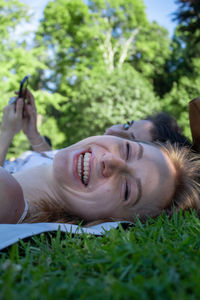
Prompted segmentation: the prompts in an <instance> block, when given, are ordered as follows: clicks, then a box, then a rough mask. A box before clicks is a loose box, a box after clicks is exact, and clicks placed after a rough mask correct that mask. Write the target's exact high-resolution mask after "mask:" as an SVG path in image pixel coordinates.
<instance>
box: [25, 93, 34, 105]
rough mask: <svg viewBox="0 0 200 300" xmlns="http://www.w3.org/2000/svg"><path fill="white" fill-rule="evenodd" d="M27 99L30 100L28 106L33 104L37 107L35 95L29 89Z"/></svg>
mask: <svg viewBox="0 0 200 300" xmlns="http://www.w3.org/2000/svg"><path fill="white" fill-rule="evenodd" d="M26 99H27V100H28V104H31V105H32V106H34V107H35V100H34V97H33V94H32V93H31V92H30V91H29V90H28V89H27V90H26Z"/></svg>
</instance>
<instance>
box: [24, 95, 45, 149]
mask: <svg viewBox="0 0 200 300" xmlns="http://www.w3.org/2000/svg"><path fill="white" fill-rule="evenodd" d="M25 98H26V99H27V104H25V107H24V116H23V126H22V129H23V132H24V134H25V135H26V136H27V138H28V140H29V142H30V144H31V147H32V148H33V150H34V151H37V152H43V151H49V150H51V147H50V146H49V144H48V143H47V142H46V141H45V139H44V137H43V136H41V135H40V133H39V131H38V129H37V110H36V106H35V100H34V97H33V95H32V94H31V92H30V91H29V90H27V92H26V97H25Z"/></svg>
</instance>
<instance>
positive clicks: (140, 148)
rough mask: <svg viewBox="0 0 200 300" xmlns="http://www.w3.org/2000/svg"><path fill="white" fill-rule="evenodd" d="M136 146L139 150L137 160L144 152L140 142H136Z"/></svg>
mask: <svg viewBox="0 0 200 300" xmlns="http://www.w3.org/2000/svg"><path fill="white" fill-rule="evenodd" d="M138 146H139V151H138V155H137V160H139V159H141V158H142V157H143V153H144V147H143V146H142V145H141V144H140V143H138Z"/></svg>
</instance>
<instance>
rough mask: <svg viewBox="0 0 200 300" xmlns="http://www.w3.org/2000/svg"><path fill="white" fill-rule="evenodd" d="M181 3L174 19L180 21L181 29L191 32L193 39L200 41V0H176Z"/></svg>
mask: <svg viewBox="0 0 200 300" xmlns="http://www.w3.org/2000/svg"><path fill="white" fill-rule="evenodd" d="M175 3H176V4H178V5H179V7H178V9H177V11H176V12H175V13H174V20H175V21H178V24H179V30H180V31H182V32H185V33H190V35H191V37H193V40H194V41H196V42H199V41H200V2H199V0H176V1H175Z"/></svg>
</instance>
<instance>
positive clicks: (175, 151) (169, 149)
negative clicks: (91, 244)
mask: <svg viewBox="0 0 200 300" xmlns="http://www.w3.org/2000/svg"><path fill="white" fill-rule="evenodd" d="M154 146H155V144H154ZM157 146H158V147H159V148H160V149H161V151H164V152H165V153H166V154H167V155H168V157H169V159H170V160H171V162H172V164H173V165H174V167H175V169H176V182H175V192H174V195H173V197H172V199H171V201H170V204H169V205H168V206H167V207H165V208H164V211H166V213H167V214H168V215H169V216H171V215H172V214H173V211H174V210H175V211H178V210H180V209H182V210H183V211H185V210H188V209H195V210H197V211H200V183H199V180H200V156H199V155H197V154H195V153H193V152H192V151H191V150H190V149H189V148H186V147H185V148H184V147H183V148H180V147H178V145H173V146H172V145H171V144H170V143H167V144H165V145H162V144H160V143H159V144H157ZM160 213H161V211H159V212H158V213H157V214H156V213H155V214H154V215H153V216H151V217H157V216H158V215H159V214H160ZM148 216H149V214H148V215H145V216H140V215H139V216H138V217H139V218H140V219H141V220H143V221H144V220H145V219H146V218H147V217H148ZM133 219H134V217H133ZM108 221H120V220H114V219H113V218H107V219H101V220H96V221H92V222H88V221H87V220H84V219H81V218H79V217H77V216H74V215H71V214H70V213H69V212H67V211H66V210H65V209H64V207H62V206H58V205H57V203H52V202H51V203H49V202H48V201H46V200H45V199H43V200H41V201H39V202H37V203H33V210H32V209H31V210H30V211H29V212H28V214H27V216H26V218H25V220H24V223H36V222H56V223H70V224H80V223H81V224H82V225H86V226H91V225H94V224H99V223H102V222H108ZM130 221H133V220H130Z"/></svg>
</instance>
